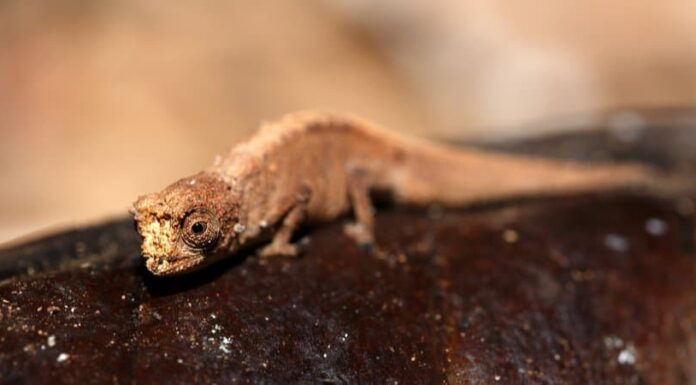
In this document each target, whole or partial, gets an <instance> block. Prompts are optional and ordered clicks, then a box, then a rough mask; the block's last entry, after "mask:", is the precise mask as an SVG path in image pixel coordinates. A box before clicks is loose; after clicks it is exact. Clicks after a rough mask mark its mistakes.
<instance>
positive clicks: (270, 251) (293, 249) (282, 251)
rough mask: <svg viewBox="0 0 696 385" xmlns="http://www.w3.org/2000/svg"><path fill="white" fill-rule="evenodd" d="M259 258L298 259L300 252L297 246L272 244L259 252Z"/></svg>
mask: <svg viewBox="0 0 696 385" xmlns="http://www.w3.org/2000/svg"><path fill="white" fill-rule="evenodd" d="M258 255H259V257H261V258H269V257H297V256H298V255H299V250H298V248H297V246H295V245H293V244H290V243H285V244H276V243H271V244H269V245H267V246H265V247H264V248H262V249H261V250H259V252H258Z"/></svg>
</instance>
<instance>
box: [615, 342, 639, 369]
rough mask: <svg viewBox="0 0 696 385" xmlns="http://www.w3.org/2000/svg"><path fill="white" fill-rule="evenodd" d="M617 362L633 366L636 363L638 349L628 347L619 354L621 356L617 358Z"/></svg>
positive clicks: (631, 346)
mask: <svg viewBox="0 0 696 385" xmlns="http://www.w3.org/2000/svg"><path fill="white" fill-rule="evenodd" d="M617 361H619V364H621V365H633V364H635V363H636V349H635V348H634V347H633V345H628V346H626V349H623V350H622V351H621V352H619V356H618V357H617Z"/></svg>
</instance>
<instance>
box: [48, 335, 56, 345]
mask: <svg viewBox="0 0 696 385" xmlns="http://www.w3.org/2000/svg"><path fill="white" fill-rule="evenodd" d="M46 345H48V347H49V348H52V347H54V346H56V336H54V335H50V336H48V338H47V339H46Z"/></svg>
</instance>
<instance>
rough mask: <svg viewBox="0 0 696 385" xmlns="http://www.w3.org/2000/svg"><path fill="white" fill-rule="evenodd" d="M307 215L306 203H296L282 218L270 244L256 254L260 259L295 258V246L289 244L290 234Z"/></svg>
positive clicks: (296, 252)
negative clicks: (275, 257)
mask: <svg viewBox="0 0 696 385" xmlns="http://www.w3.org/2000/svg"><path fill="white" fill-rule="evenodd" d="M306 213H307V203H306V202H298V203H297V204H296V205H295V206H293V207H292V208H291V209H290V211H289V212H288V213H287V214H286V215H285V218H283V222H282V223H281V225H280V228H278V230H277V231H276V233H275V234H274V235H273V239H272V240H271V243H269V244H268V245H266V246H264V247H263V248H262V249H261V250H259V252H258V254H259V256H260V257H262V258H268V257H271V256H283V257H295V256H297V255H298V249H297V246H296V245H293V244H292V243H290V239H291V238H292V234H293V233H294V232H295V230H296V229H297V228H298V227H299V226H300V224H301V223H302V221H303V220H304V219H305V216H306Z"/></svg>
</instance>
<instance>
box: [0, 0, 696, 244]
mask: <svg viewBox="0 0 696 385" xmlns="http://www.w3.org/2000/svg"><path fill="white" fill-rule="evenodd" d="M483 4H484V2H472V1H464V2H454V1H448V0H437V1H432V2H425V1H422V2H419V1H415V0H408V1H403V2H401V1H394V0H392V1H385V2H379V3H374V2H367V1H362V0H315V1H306V2H298V1H291V0H285V1H283V0H263V1H254V2H246V1H228V2H217V1H212V0H209V1H197V2H193V3H172V2H165V1H147V2H139V1H133V0H125V1H120V2H98V3H97V2H88V1H79V0H56V1H51V2H39V1H21V2H2V3H0V48H1V49H2V50H1V51H0V52H2V54H0V132H2V139H1V140H0V182H2V186H3V189H2V190H0V191H1V192H0V198H1V199H0V242H1V241H4V240H8V239H11V238H13V237H16V236H19V235H22V234H25V233H27V232H30V231H35V230H39V229H42V228H46V227H47V226H54V225H64V224H69V223H79V222H83V221H88V220H95V219H99V218H103V217H105V216H107V215H112V214H116V213H123V212H125V210H126V209H127V208H128V206H129V205H130V203H131V201H132V200H133V199H134V198H135V197H136V196H137V195H138V194H140V193H144V192H149V191H152V190H156V189H158V188H160V187H162V186H163V185H165V184H167V183H168V182H171V181H173V180H174V179H176V178H178V177H180V176H184V175H186V174H190V173H192V172H195V171H196V170H198V169H200V168H202V167H204V166H205V165H206V164H208V163H209V162H210V161H211V160H212V158H213V156H214V155H215V154H217V153H220V152H224V151H226V150H227V149H228V148H229V147H230V146H231V145H232V144H233V143H235V142H236V141H238V140H239V139H240V138H242V137H243V136H244V135H246V134H248V133H249V132H250V131H251V130H253V129H254V128H255V127H256V126H257V125H258V123H259V122H260V121H261V120H264V119H269V118H274V117H277V116H279V115H281V114H283V113H286V112H290V111H294V110H298V109H306V108H321V109H331V110H338V111H348V112H352V113H357V114H359V115H362V116H364V117H366V118H369V119H371V120H374V121H377V122H380V123H382V124H384V125H386V126H389V127H392V128H394V129H398V130H402V131H405V132H411V133H415V134H418V135H429V136H449V137H463V136H473V135H479V136H480V135H487V136H495V135H518V134H526V133H529V131H528V127H530V125H531V124H532V123H534V122H537V121H539V120H540V119H545V118H549V117H555V116H576V114H579V113H588V112H592V111H599V110H602V109H605V108H613V107H621V106H632V105H637V106H674V105H694V104H696V103H694V102H695V101H696V49H694V48H696V27H694V26H695V25H696V12H694V10H693V9H692V7H693V5H692V4H691V3H681V2H677V1H674V0H669V1H664V2H659V3H648V2H629V1H625V0H621V1H617V2H613V3H612V6H611V8H609V7H608V6H607V5H606V4H605V3H603V2H598V1H590V2H583V3H582V4H578V3H575V2H569V1H562V2H553V1H549V0H543V1H537V2H531V1H518V2H515V3H509V2H503V1H498V0H496V1H492V2H485V4H486V5H483ZM583 116H587V117H589V118H590V119H589V120H587V121H585V120H583V121H581V123H586V122H588V121H589V122H591V121H592V119H591V118H592V116H593V115H592V114H589V115H587V114H585V115H583ZM492 127H497V129H495V130H494V129H492ZM537 127H539V126H537Z"/></svg>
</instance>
